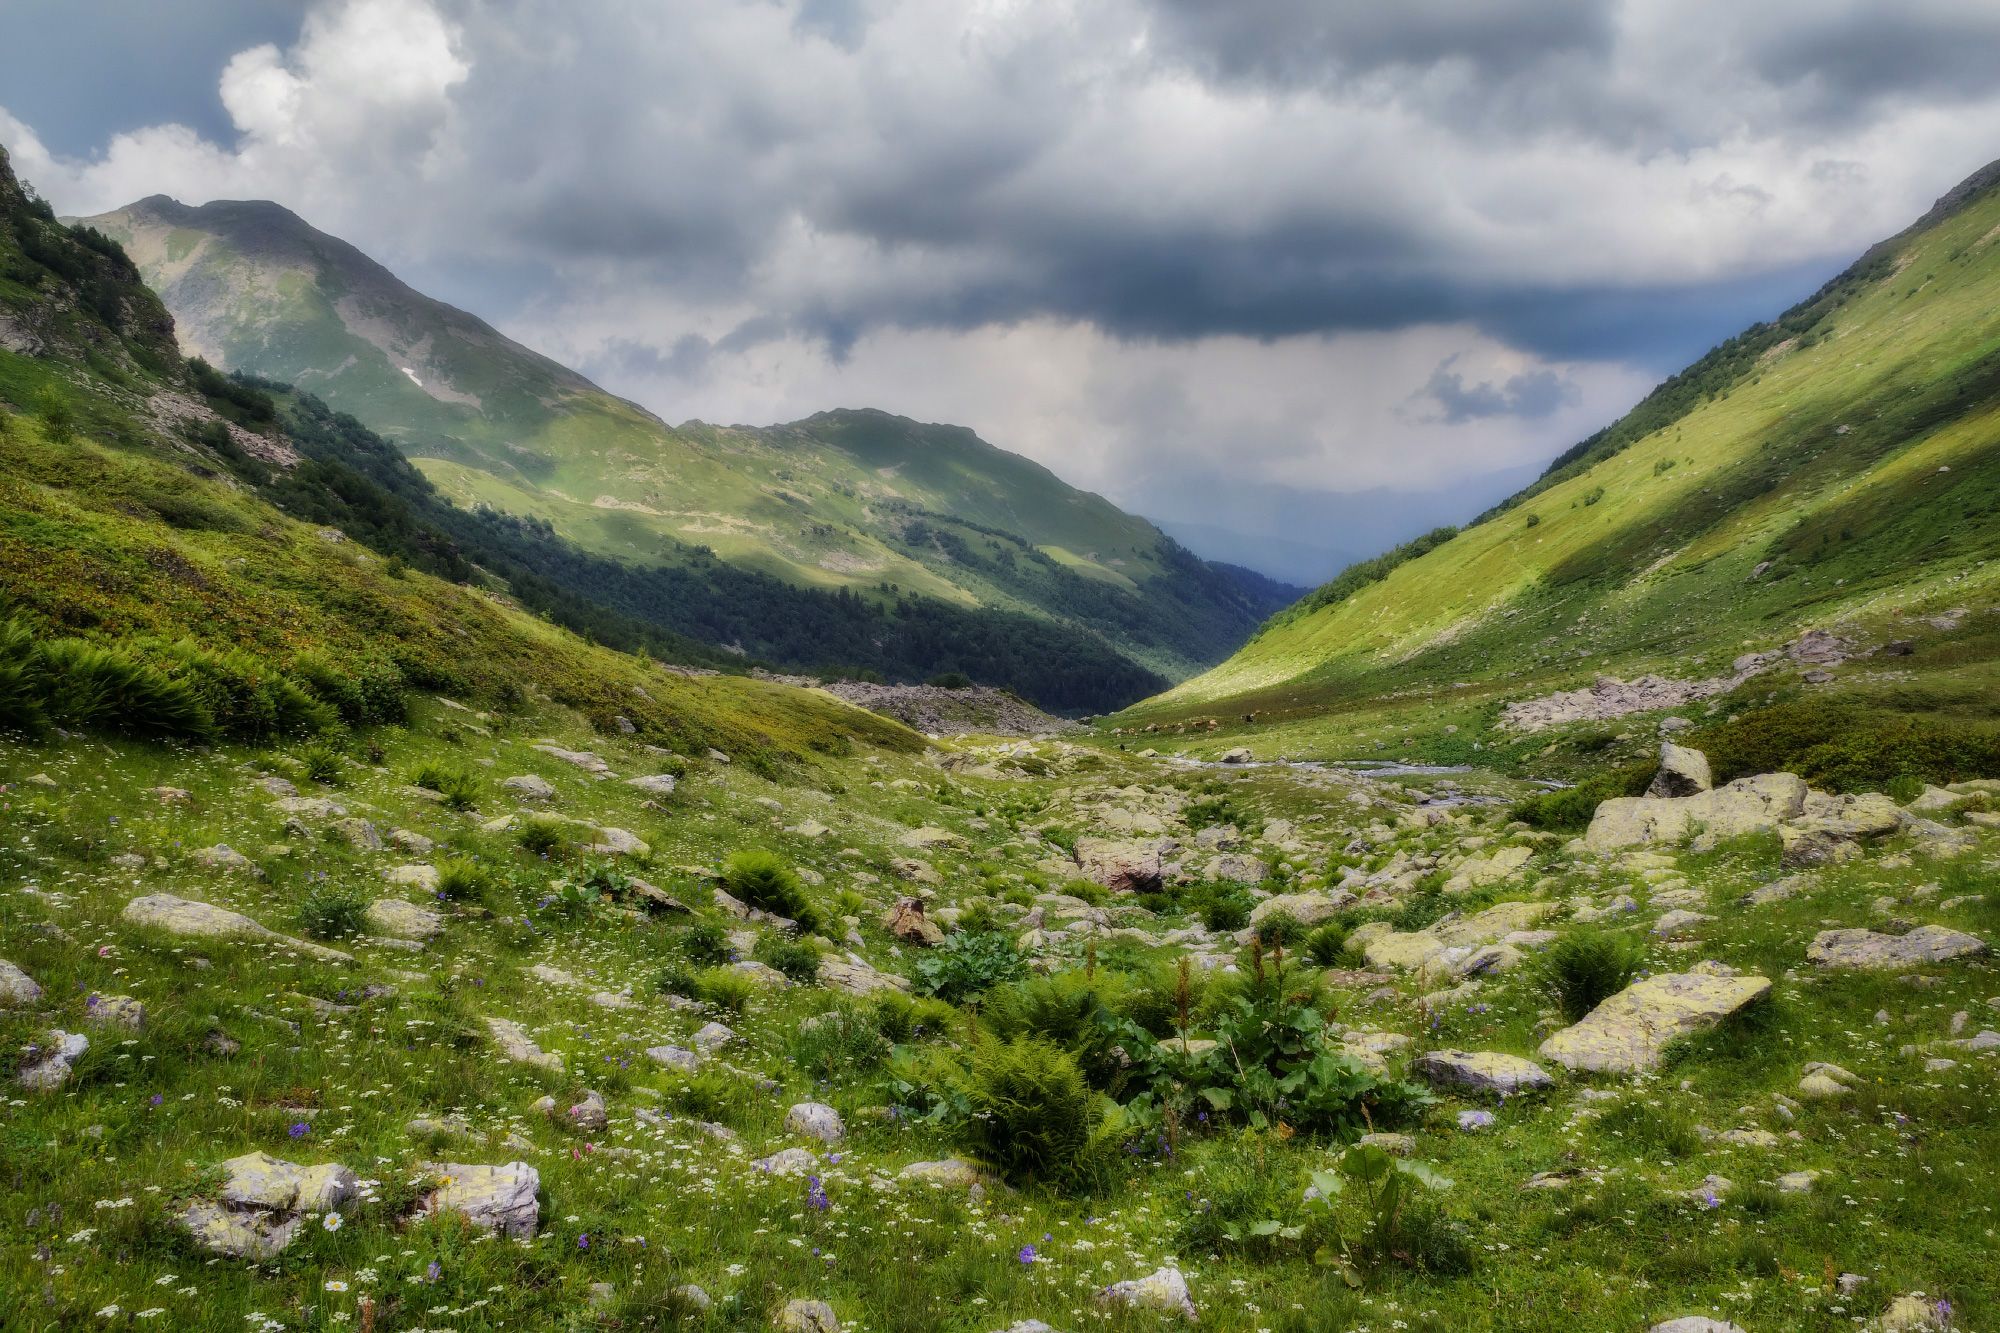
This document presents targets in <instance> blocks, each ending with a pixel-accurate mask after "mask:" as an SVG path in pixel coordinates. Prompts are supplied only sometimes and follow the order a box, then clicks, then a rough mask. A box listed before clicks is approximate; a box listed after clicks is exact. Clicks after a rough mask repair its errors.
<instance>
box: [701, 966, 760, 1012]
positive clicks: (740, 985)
mask: <svg viewBox="0 0 2000 1333" xmlns="http://www.w3.org/2000/svg"><path fill="white" fill-rule="evenodd" d="M693 998H695V999H697V1000H700V1001H701V1002H702V1003H703V1004H709V1005H713V1006H715V1007H716V1008H717V1009H723V1010H727V1011H728V1012H730V1013H732V1014H740V1013H742V1012H743V1011H744V1010H745V1009H748V1008H749V1007H750V1001H752V1000H754V999H756V998H757V981H756V978H754V977H752V976H750V975H749V974H748V973H745V972H738V971H737V970H736V969H735V968H733V967H710V968H704V969H702V970H701V971H699V972H697V973H695V974H694V995H693Z"/></svg>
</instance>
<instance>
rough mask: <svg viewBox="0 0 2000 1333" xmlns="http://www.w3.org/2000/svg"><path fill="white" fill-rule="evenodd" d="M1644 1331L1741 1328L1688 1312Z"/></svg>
mask: <svg viewBox="0 0 2000 1333" xmlns="http://www.w3.org/2000/svg"><path fill="white" fill-rule="evenodd" d="M1646 1333H1743V1330H1742V1329H1741V1328H1739V1327H1738V1326H1736V1325H1735V1324H1732V1323H1729V1322H1727V1321H1726V1320H1721V1319H1710V1318H1709V1317H1708V1316H1707V1315H1705V1314H1690V1315H1682V1316H1681V1317H1680V1318H1679V1319H1669V1320H1667V1321H1666V1322H1665V1323H1664V1324H1655V1325H1653V1326H1652V1328H1650V1329H1648V1330H1647V1331H1646Z"/></svg>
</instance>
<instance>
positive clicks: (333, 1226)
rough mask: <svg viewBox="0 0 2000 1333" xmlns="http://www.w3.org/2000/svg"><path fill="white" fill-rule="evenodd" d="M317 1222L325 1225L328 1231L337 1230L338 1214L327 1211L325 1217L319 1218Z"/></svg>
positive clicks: (338, 1223) (338, 1226)
mask: <svg viewBox="0 0 2000 1333" xmlns="http://www.w3.org/2000/svg"><path fill="white" fill-rule="evenodd" d="M319 1224H320V1225H321V1226H323V1227H325V1228H326V1229H327V1230H328V1231H338V1230H340V1214H339V1213H328V1214H327V1215H326V1216H325V1217H323V1218H321V1219H320V1222H319Z"/></svg>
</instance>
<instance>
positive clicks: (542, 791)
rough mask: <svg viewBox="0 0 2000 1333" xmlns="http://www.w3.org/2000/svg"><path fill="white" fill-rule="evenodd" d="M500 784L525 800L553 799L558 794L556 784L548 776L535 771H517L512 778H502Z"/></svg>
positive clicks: (503, 788)
mask: <svg viewBox="0 0 2000 1333" xmlns="http://www.w3.org/2000/svg"><path fill="white" fill-rule="evenodd" d="M500 786H501V788H502V790H505V791H510V792H513V793H514V794H515V795H516V796H518V797H520V798H521V799H522V800H524V801H552V800H554V799H555V796H556V789H555V786H554V785H553V784H552V783H551V782H550V781H549V780H548V779H547V778H544V777H539V776H537V775H536V774H533V773H517V774H515V775H514V776H513V777H511V778H502V779H500Z"/></svg>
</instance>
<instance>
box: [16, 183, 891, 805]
mask: <svg viewBox="0 0 2000 1333" xmlns="http://www.w3.org/2000/svg"><path fill="white" fill-rule="evenodd" d="M314 452H315V447H314V446H313V445H312V444H310V443H308V442H305V441H302V440H300V439H298V438H295V437H293V436H292V435H290V434H289V433H288V432H287V431H286V429H285V427H284V424H283V422H282V419H281V413H280V411H279V408H278V405H277V404H276V403H274V402H273V401H272V400H271V399H270V398H268V397H266V396H265V395H263V394H262V393H259V392H257V391H256V390H254V389H251V388H249V387H247V386H244V385H242V384H239V383H237V382H234V381H231V380H227V379H224V378H223V377H221V376H219V375H217V374H216V373H215V372H214V371H212V370H210V369H208V368H207V367H206V366H203V365H201V364H200V363H191V362H188V361H184V360H183V359H182V357H181V354H180V352H179V351H178V349H177V346H176V342H175V334H174V323H173V319H172V317H171V316H170V315H169V314H168V312H167V311H166V309H165V308H164V307H163V306H162V305H161V303H160V301H159V299H158V298H157V297H156V296H155V295H154V293H153V292H151V291H150V290H148V289H147V288H146V286H145V285H144V284H143V283H142V282H141V280H140V275H139V272H138V270H137V269H136V267H134V265H133V264H132V263H131V261H130V260H129V259H127V258H126V257H125V255H124V254H123V253H122V252H121V251H120V250H119V248H118V246H117V245H116V243H115V242H112V241H110V240H108V239H107V238H106V237H104V236H103V235H102V234H101V233H99V232H96V231H94V230H91V229H89V228H83V227H67V226H64V225H62V224H60V223H59V222H57V221H56V219H55V217H54V215H53V214H52V213H51V212H50V211H49V210H48V208H47V207H46V206H45V205H43V204H41V203H40V202H39V201H38V200H36V199H34V198H33V197H32V196H31V195H29V194H28V193H27V192H26V191H25V190H24V189H23V188H22V187H21V186H20V184H19V183H18V182H17V181H16V180H15V178H14V176H13V174H12V172H11V168H10V166H9V164H8V162H7V159H6V158H5V156H4V155H0V727H5V728H7V729H9V730H12V729H14V728H15V727H17V726H20V725H24V724H31V723H33V722H34V721H35V720H36V719H37V717H38V716H39V715H41V714H44V713H46V714H48V716H47V718H46V720H47V721H50V722H54V723H57V724H61V725H64V726H67V727H70V728H72V729H90V728H92V727H100V728H107V729H110V730H126V731H139V732H160V733H164V734H169V735H177V736H184V737H189V738H195V739H206V738H210V737H212V736H234V737H249V736H265V735H274V734H283V733H291V732H297V731H311V730H317V729H319V728H321V727H322V726H325V725H331V724H333V723H335V722H337V721H339V720H346V721H348V722H364V721H381V720H384V719H386V718H390V717H394V716H399V715H400V714H401V712H402V711H403V709H404V708H405V707H406V705H405V703H404V702H403V700H404V698H405V697H406V696H407V695H408V694H409V693H410V692H412V691H429V692H446V693H450V694H453V695H456V696H459V697H462V698H465V699H467V700H473V701H477V702H480V703H483V704H485V705H487V706H490V707H494V708H499V709H512V708H518V707H520V706H523V705H524V704H526V703H529V702H531V701H532V702H538V703H540V704H542V705H545V706H550V707H556V708H562V709H567V710H572V711H573V713H574V714H575V715H577V716H581V717H583V718H587V719H590V720H591V721H592V722H593V723H594V724H596V725H599V726H602V727H604V728H606V729H611V728H612V727H613V726H614V724H615V723H616V722H617V719H620V718H622V719H623V723H622V724H618V729H619V730H621V731H622V730H623V729H624V728H625V727H630V728H631V729H632V731H633V733H634V734H636V735H640V736H644V737H647V738H648V739H649V740H650V741H652V742H653V743H655V744H658V745H660V746H661V747H663V749H666V750H673V751H678V752H681V753H684V754H694V755H700V754H702V753H705V752H706V751H707V750H708V749H709V748H711V747H714V748H718V749H724V750H727V751H731V752H733V753H735V754H737V755H740V756H741V757H742V758H743V759H744V760H745V761H746V762H749V763H751V764H752V765H753V766H755V767H758V768H760V769H764V770H767V771H776V769H777V768H779V767H781V766H782V765H784V764H786V763H789V762H795V761H797V760H800V759H802V758H803V757H804V756H806V755H807V754H808V753H809V752H813V751H826V750H833V749H841V748H846V747H851V746H852V745H853V744H855V743H856V742H860V743H864V744H873V745H888V746H891V747H899V748H909V747H911V746H912V745H914V744H916V743H917V738H916V737H914V736H913V735H912V734H910V733H908V732H907V731H904V730H903V729H901V728H898V727H893V726H891V725H889V724H887V723H885V722H883V721H881V720H880V719H878V718H875V717H874V716H873V715H871V714H867V713H863V712H861V711H860V710H858V709H853V708H849V707H846V706H845V705H840V704H837V703H836V702H835V701H833V700H832V699H830V698H829V697H828V696H824V695H821V694H818V693H815V692H808V691H802V690H796V689H787V688H783V687H780V686H777V685H772V684H768V683H765V682H761V681H757V680H752V679H748V678H744V677H740V676H722V675H714V674H709V675H705V676H696V675H692V674H689V673H687V672H685V671H672V670H668V669H666V668H664V667H662V666H661V665H659V664H658V663H657V662H655V661H653V660H652V659H651V658H650V657H644V656H633V655H628V654H626V653H622V652H617V651H613V650H611V649H609V648H606V647H601V646H597V645H594V644H592V643H589V642H587V641H585V640H584V639H581V638H579V637H577V636H576V635H574V634H571V633H568V632H566V631H564V630H561V629H558V628H556V627H554V626H552V625H550V624H548V623H547V622H545V621H544V620H542V619H539V618H537V617H535V616H534V615H531V614H529V613H527V612H526V611H525V610H523V609H522V607H521V606H520V605H519V604H518V603H517V602H516V601H515V600H514V599H513V598H512V597H511V596H509V595H508V592H507V590H506V588H505V586H504V584H503V583H501V582H500V581H498V580H496V579H494V578H492V577H491V576H489V575H486V574H485V573H483V572H482V571H480V570H478V569H476V568H474V567H471V566H470V565H466V566H465V567H464V568H462V569H461V570H459V571H458V572H459V573H460V575H461V576H462V577H461V580H460V581H458V582H453V581H450V580H448V579H445V578H439V577H436V576H434V575H433V574H431V573H427V572H424V571H423V569H421V568H410V567H409V565H408V562H405V561H403V560H401V559H391V558H384V557H382V556H381V555H378V554H377V553H376V552H375V551H373V550H371V549H369V542H368V539H370V538H372V537H373V536H375V535H376V534H374V533H372V532H371V531H369V530H368V529H367V528H366V527H364V526H362V525H359V524H352V525H350V526H351V527H352V531H348V530H344V529H343V528H342V527H341V526H338V525H336V524H333V523H330V522H327V521H325V520H323V519H315V521H312V522H307V521H301V520H300V519H299V518H295V517H292V516H290V515H289V514H288V513H287V512H286V511H285V508H284V507H283V506H281V505H280V504H279V503H278V502H277V501H278V499H280V498H285V499H290V500H297V501H298V502H300V503H305V502H307V501H310V502H311V503H313V504H315V505H317V506H318V507H319V508H321V509H322V510H324V511H325V512H327V513H329V514H331V513H336V512H339V513H343V514H344V515H345V516H347V517H349V518H353V517H355V516H356V515H357V514H359V513H360V512H361V510H362V509H363V508H364V507H365V506H370V505H372V506H373V509H374V512H375V514H376V516H377V518H378V519H379V520H380V522H381V523H382V524H385V525H386V524H390V523H392V522H393V521H394V520H396V519H398V518H401V517H403V515H402V514H400V513H399V512H398V511H396V510H395V509H394V507H393V505H385V503H384V495H385V494H386V493H384V492H380V491H379V490H374V491H371V490H369V489H368V487H367V486H366V484H365V483H364V481H363V479H361V478H360V477H359V475H358V474H355V473H352V472H351V471H345V470H343V469H337V468H330V467H328V466H326V465H324V464H319V463H316V462H315V461H314V459H313V458H312V457H311V455H312V454H313V453H314ZM415 530H416V529H412V531H415ZM329 710H331V711H329ZM335 714H337V715H338V717H337V718H336V716H335Z"/></svg>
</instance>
